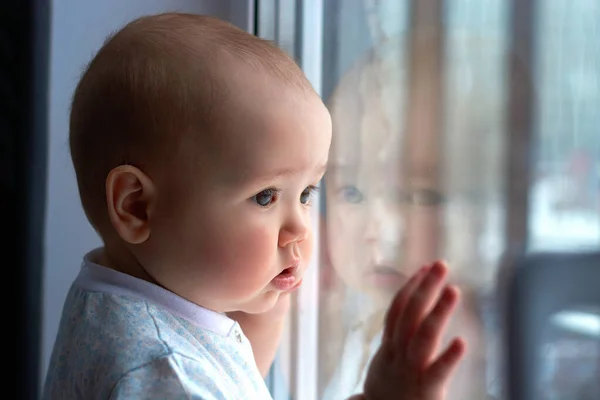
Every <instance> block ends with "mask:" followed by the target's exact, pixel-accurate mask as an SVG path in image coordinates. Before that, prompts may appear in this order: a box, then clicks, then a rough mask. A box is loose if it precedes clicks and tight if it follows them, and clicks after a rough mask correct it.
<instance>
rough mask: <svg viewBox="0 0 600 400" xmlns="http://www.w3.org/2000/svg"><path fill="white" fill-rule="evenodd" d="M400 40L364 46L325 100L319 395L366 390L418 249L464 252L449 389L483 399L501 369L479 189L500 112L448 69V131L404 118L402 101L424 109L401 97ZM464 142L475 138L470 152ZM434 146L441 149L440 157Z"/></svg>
mask: <svg viewBox="0 0 600 400" xmlns="http://www.w3.org/2000/svg"><path fill="white" fill-rule="evenodd" d="M469 39H470V41H467V40H464V41H463V42H462V43H463V44H466V45H469V48H473V47H475V48H476V46H475V45H473V43H475V44H477V40H475V39H478V40H481V38H480V37H476V38H474V39H473V38H470V37H469ZM404 43H405V37H403V36H397V37H393V38H390V39H389V40H388V41H386V42H383V43H380V44H378V45H377V46H375V47H374V48H373V49H372V50H370V51H369V52H367V53H366V54H365V55H364V56H362V57H360V58H359V59H358V60H357V61H356V63H355V64H353V65H352V66H351V68H349V69H348V71H347V72H346V73H345V74H343V75H342V77H341V79H340V81H339V82H338V84H337V86H336V88H335V90H334V92H333V94H332V95H331V97H330V98H329V102H328V106H329V110H330V113H331V116H332V120H333V141H332V145H331V149H330V157H329V166H328V170H327V173H326V175H325V179H324V181H325V192H326V210H325V218H323V221H322V222H323V228H324V229H323V230H322V231H323V232H324V233H325V234H324V235H321V237H325V240H324V242H325V243H324V245H323V248H324V249H325V250H326V251H321V252H320V255H321V256H322V257H323V260H322V264H321V265H322V266H323V268H322V269H321V272H322V275H323V278H324V279H323V281H324V284H323V285H321V293H320V295H319V301H320V314H321V315H320V321H319V328H320V348H322V349H323V351H322V352H320V354H319V357H320V360H319V366H320V374H319V379H320V391H321V393H322V397H321V398H322V399H323V400H336V399H339V398H341V394H351V393H356V392H358V391H360V390H361V389H362V386H363V384H364V379H365V376H366V373H367V367H368V365H369V361H370V359H371V357H372V356H373V354H374V353H375V352H376V351H377V349H378V347H379V344H380V339H381V333H382V327H383V323H384V315H385V311H386V309H387V307H388V304H389V302H390V300H391V299H392V298H393V297H394V295H395V293H396V291H397V290H398V288H399V287H401V286H402V285H403V283H404V282H405V281H406V280H407V279H408V278H409V277H410V276H411V275H412V274H413V273H414V271H415V270H416V269H417V268H418V267H419V266H420V264H421V263H422V262H423V260H429V259H433V258H438V257H448V258H450V259H452V260H454V261H457V260H458V261H459V262H458V264H457V265H454V266H453V267H454V269H453V271H452V281H453V282H454V283H456V284H458V285H460V288H461V291H462V301H461V305H460V307H458V308H457V309H456V310H455V311H454V313H453V318H452V321H451V323H450V324H449V326H448V327H447V330H446V331H447V332H448V333H450V334H451V335H449V336H450V337H451V336H455V335H457V334H458V335H459V336H461V337H463V338H464V339H466V340H467V341H468V343H469V349H470V350H469V354H468V356H466V357H465V358H464V359H463V361H462V362H461V365H460V368H458V369H457V370H456V371H455V373H454V378H453V379H452V385H449V386H448V388H447V389H448V396H449V397H450V398H453V399H454V398H456V399H472V400H481V399H487V398H488V396H489V394H488V392H490V391H491V390H492V388H488V380H489V381H492V380H495V379H496V376H495V374H494V372H495V371H493V370H492V369H491V368H490V365H491V363H490V362H489V359H492V360H494V358H493V357H489V356H488V354H489V353H490V351H492V350H493V347H492V345H493V339H494V338H493V336H492V335H490V332H485V331H484V328H485V327H486V326H485V325H484V320H483V318H482V317H483V315H482V314H483V312H482V309H481V306H482V303H483V301H482V296H481V293H482V292H484V287H485V283H486V278H487V277H488V276H489V275H492V274H490V271H491V270H493V268H494V264H493V262H491V261H489V259H490V258H491V257H489V253H491V252H490V251H489V250H488V248H486V247H485V246H483V245H482V243H483V242H484V240H483V238H482V237H484V236H485V234H486V232H487V231H488V229H489V223H488V222H487V220H486V218H484V217H485V216H486V214H485V213H486V212H488V210H489V209H490V208H491V206H490V203H492V202H490V201H488V200H487V198H488V197H485V196H484V195H485V194H486V193H488V192H490V191H491V190H489V189H487V188H488V187H491V188H494V186H495V185H496V186H495V187H499V186H500V185H499V180H498V179H494V178H495V176H498V175H499V174H498V175H495V174H494V169H493V168H494V160H495V159H496V158H497V155H496V154H495V153H492V152H491V151H488V149H489V148H490V147H492V148H493V147H494V146H491V144H495V143H493V142H491V141H492V140H495V139H496V138H499V137H501V135H500V133H499V132H491V133H488V131H489V130H490V128H489V127H487V126H486V124H489V125H490V126H491V127H492V128H493V127H496V126H499V125H500V124H499V123H494V122H496V119H497V118H498V117H496V116H501V115H502V113H501V112H500V110H499V109H498V110H495V109H494V108H493V106H494V105H495V103H494V102H492V100H484V99H481V98H480V96H476V94H478V93H473V92H475V91H469V90H464V89H462V88H461V87H460V86H459V85H457V84H456V83H454V82H455V81H456V79H454V80H452V81H451V83H453V84H454V85H456V86H458V88H460V89H461V90H458V88H457V89H455V90H454V92H453V93H452V95H453V96H452V104H451V105H450V104H448V105H446V108H447V109H448V110H449V112H448V115H449V117H448V118H447V119H446V121H447V122H446V123H447V124H448V127H447V128H446V129H445V130H444V132H443V136H442V137H438V136H437V135H432V134H427V132H426V131H423V130H419V129H408V128H407V126H406V125H407V121H406V120H407V113H408V112H409V111H406V112H403V110H413V112H415V111H414V110H417V111H419V110H418V108H417V107H415V106H414V105H413V104H410V107H409V105H408V104H407V103H410V98H409V96H408V89H409V88H408V86H409V85H408V81H409V77H408V71H407V65H408V61H409V59H408V56H407V53H408V49H407V46H406V45H405V44H404ZM479 76H480V75H476V77H479ZM476 81H477V82H482V81H483V79H477V80H476ZM486 85H487V84H486V83H478V84H477V86H478V90H481V89H484V90H481V91H482V92H483V93H486V94H487V93H491V92H492V91H491V90H489V86H486ZM492 93H493V92H492ZM488 97H492V96H488ZM465 105H466V106H468V107H465ZM486 128H487V130H486ZM415 144H417V145H419V147H420V148H423V147H427V148H430V149H432V150H431V151H427V152H425V154H426V157H423V156H418V155H419V152H417V151H414V150H412V151H411V149H414V148H415V147H416V146H415ZM410 146H413V147H410ZM468 146H474V147H473V148H475V146H477V147H476V148H477V149H478V151H477V155H474V154H473V153H474V151H470V147H468ZM436 147H441V148H442V149H443V154H439V155H437V156H436V153H435V151H434V150H435V148H436ZM497 147H499V146H497ZM411 153H412V154H411ZM498 153H499V152H498ZM414 154H416V155H414ZM465 154H469V157H465V156H464V155H465ZM481 156H484V157H486V163H485V165H483V164H484V163H483V162H482V160H481V159H479V160H478V157H481ZM438 168H439V170H438ZM438 171H439V172H438ZM440 177H441V179H440ZM486 185H487V187H486ZM472 194H478V195H479V196H478V197H476V199H478V201H472V200H471V198H472V197H473V196H471V197H469V196H467V195H472ZM480 199H482V200H480ZM484 256H486V257H487V258H486V257H484ZM332 272H334V273H335V274H332ZM338 278H339V279H338ZM450 337H444V338H443V339H442V340H443V341H444V340H446V339H450ZM490 377H491V378H490ZM490 386H491V385H490Z"/></svg>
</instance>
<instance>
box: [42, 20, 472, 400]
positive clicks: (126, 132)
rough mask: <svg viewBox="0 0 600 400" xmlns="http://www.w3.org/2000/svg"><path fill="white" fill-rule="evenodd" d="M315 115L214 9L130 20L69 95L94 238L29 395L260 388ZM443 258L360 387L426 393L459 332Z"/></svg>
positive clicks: (296, 251)
mask: <svg viewBox="0 0 600 400" xmlns="http://www.w3.org/2000/svg"><path fill="white" fill-rule="evenodd" d="M331 130H332V128H331V119H330V116H329V113H328V111H327V109H326V108H325V106H324V105H323V103H322V101H321V100H320V98H319V96H318V95H317V94H316V93H315V91H314V90H313V88H312V87H311V85H310V83H309V82H308V81H307V79H306V77H305V76H304V74H303V73H302V71H301V70H300V68H299V67H298V66H297V65H296V64H295V63H294V61H293V60H292V59H291V58H290V57H288V56H287V55H285V54H284V53H283V52H282V51H281V50H279V49H278V48H277V47H275V46H273V45H272V44H270V43H268V42H266V41H263V40H261V39H259V38H257V37H255V36H252V35H250V34H248V33H246V32H244V31H242V30H240V29H237V28H235V27H234V26H232V25H230V24H228V23H225V22H222V21H219V20H217V19H214V18H211V17H206V16H200V15H185V14H163V15H156V16H148V17H143V18H140V19H138V20H135V21H133V22H131V23H129V24H128V25H127V26H125V27H124V28H123V29H122V30H120V31H119V32H117V33H115V34H114V35H113V36H112V37H111V38H109V40H108V41H107V42H106V43H105V45H104V46H103V47H102V48H101V49H100V51H99V52H98V54H97V55H96V56H95V57H94V59H93V60H92V61H91V63H90V64H89V66H88V67H87V69H86V71H85V73H84V74H83V76H82V78H81V81H80V82H79V85H78V86H77V89H76V91H75V95H74V98H73V104H72V110H71V120H70V146H71V153H72V158H73V163H74V167H75V171H76V175H77V181H78V185H79V191H80V196H81V201H82V204H83V208H84V210H85V212H86V215H87V217H88V219H89V221H90V223H91V224H92V225H93V226H94V228H95V229H96V230H97V232H98V233H99V234H100V236H101V238H102V240H103V244H104V245H103V247H102V248H100V249H96V250H94V251H91V252H90V253H89V254H87V255H86V256H85V257H84V259H83V264H82V268H81V271H80V273H79V275H78V276H77V278H76V280H75V282H74V283H73V285H72V287H71V290H70V292H69V294H68V296H67V298H66V301H65V305H64V310H63V315H62V319H61V323H60V327H59V332H58V336H57V339H56V343H55V346H54V349H53V354H52V358H51V362H50V366H49V370H48V375H47V377H46V383H45V387H44V394H43V397H44V398H45V399H75V398H82V399H108V398H110V399H138V398H140V399H141V398H143V399H165V398H169V399H174V398H188V399H189V398H193V399H204V400H209V399H210V400H212V399H252V400H253V399H268V398H270V394H269V392H268V390H267V387H266V385H265V382H264V380H263V377H264V376H265V375H266V373H267V371H268V370H269V368H270V366H271V363H272V361H273V358H274V355H275V352H276V350H277V347H278V344H279V340H280V336H281V332H282V327H283V321H284V317H285V314H286V312H287V311H288V309H289V306H290V294H291V293H292V292H293V291H294V290H295V289H297V288H298V287H299V286H300V285H301V284H302V276H303V274H304V272H305V269H306V266H307V265H308V262H309V260H310V257H311V250H312V232H311V225H310V215H309V214H310V207H311V198H312V194H313V193H314V192H315V190H316V187H317V185H318V183H319V181H320V180H321V178H322V176H323V174H324V172H325V166H326V165H327V162H328V154H329V147H330V142H331ZM445 274H446V266H445V265H444V264H442V263H439V262H437V263H434V264H433V265H430V266H425V267H423V268H421V269H420V270H419V271H418V272H417V273H415V274H414V275H413V276H412V278H411V279H410V280H409V281H408V282H407V283H406V284H405V285H404V286H403V288H402V289H401V290H400V291H398V293H397V295H396V296H395V298H394V300H393V302H392V305H391V306H390V308H389V310H388V313H387V315H386V322H385V329H384V333H383V338H382V344H381V346H380V347H379V351H378V352H377V354H376V355H375V357H374V359H373V361H372V362H371V364H370V369H369V372H368V374H367V378H366V381H365V385H364V392H363V394H361V395H359V397H358V398H362V399H367V400H379V399H382V400H385V399H396V400H398V399H407V400H409V399H415V400H416V399H420V400H423V399H426V400H429V399H430V400H438V399H443V398H444V396H445V395H444V392H445V387H446V385H447V383H448V381H449V379H450V378H451V375H452V372H453V370H454V369H455V367H456V366H457V364H458V363H459V362H460V360H461V358H462V357H463V354H464V351H465V346H464V342H463V341H462V339H456V340H454V341H453V342H452V343H451V344H450V345H449V346H448V347H447V348H446V349H445V350H444V351H442V352H441V353H440V352H438V349H437V348H438V343H439V340H440V337H441V335H442V331H443V328H444V326H445V324H446V322H447V320H448V318H449V317H450V315H451V313H452V311H453V309H454V307H455V305H456V303H457V301H458V291H457V289H456V288H454V287H451V286H445V285H444V278H445Z"/></svg>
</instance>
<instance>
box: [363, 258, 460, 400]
mask: <svg viewBox="0 0 600 400" xmlns="http://www.w3.org/2000/svg"><path fill="white" fill-rule="evenodd" d="M445 275H446V267H445V265H443V264H441V263H435V264H434V265H433V266H432V267H431V268H427V267H425V268H422V269H421V270H420V271H419V272H418V273H416V274H415V275H413V277H412V278H411V279H410V280H409V281H408V282H407V284H406V285H405V286H404V287H403V288H402V290H400V291H399V292H398V295H397V296H396V297H395V299H394V301H393V302H392V305H391V306H390V309H389V311H388V314H387V318H386V322H385V329H384V333H383V338H382V344H381V347H380V348H379V351H378V352H377V354H376V355H375V357H374V358H373V361H372V362H371V366H370V368H369V372H368V374H367V379H366V382H365V399H366V400H385V399H396V400H417V399H418V400H441V399H444V398H445V393H446V386H447V383H448V380H449V378H450V376H451V375H452V372H453V371H454V369H455V367H456V366H457V364H458V362H459V361H460V360H461V358H462V356H463V354H464V350H465V348H464V343H463V342H462V340H460V339H455V340H454V341H453V342H452V343H451V344H450V345H449V346H448V347H447V348H446V350H445V351H444V352H443V353H442V354H441V355H439V356H437V355H436V353H437V348H438V345H439V343H440V340H441V335H442V332H443V329H444V327H445V326H446V324H447V322H448V319H449V317H450V315H451V313H452V311H453V310H454V307H455V306H456V304H457V301H458V290H457V289H456V288H454V287H451V286H450V287H445V288H444V289H443V290H441V295H440V296H439V297H438V294H439V292H440V287H441V286H442V282H443V280H444V277H445ZM436 299H437V301H436Z"/></svg>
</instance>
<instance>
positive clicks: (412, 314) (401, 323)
mask: <svg viewBox="0 0 600 400" xmlns="http://www.w3.org/2000/svg"><path fill="white" fill-rule="evenodd" d="M446 273H447V268H446V266H445V265H444V264H442V263H439V262H438V263H435V264H433V266H432V267H431V269H430V270H429V271H428V273H427V275H426V276H425V277H424V279H423V281H422V282H421V284H420V285H419V287H418V288H417V289H415V291H414V293H412V296H411V298H410V300H409V302H408V304H407V305H406V308H405V310H404V313H403V315H402V318H398V321H396V325H397V326H396V328H395V329H394V339H393V340H394V343H398V344H399V345H400V347H404V346H407V345H408V343H409V342H410V340H411V339H412V337H413V335H414V334H415V332H416V330H417V328H418V327H419V325H420V324H421V321H422V320H423V318H424V317H425V314H426V313H427V310H428V309H429V307H430V306H431V303H433V302H434V300H435V297H437V293H438V291H439V287H440V284H441V283H442V281H443V280H444V277H445V276H446Z"/></svg>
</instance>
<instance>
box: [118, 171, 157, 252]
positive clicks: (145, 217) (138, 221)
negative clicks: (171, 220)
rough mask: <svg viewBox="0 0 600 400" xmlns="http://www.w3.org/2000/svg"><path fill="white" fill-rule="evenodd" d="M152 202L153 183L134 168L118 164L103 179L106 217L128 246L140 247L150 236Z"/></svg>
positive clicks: (153, 194)
mask: <svg viewBox="0 0 600 400" xmlns="http://www.w3.org/2000/svg"><path fill="white" fill-rule="evenodd" d="M155 199H156V190H155V186H154V183H153V182H152V180H151V179H150V178H149V177H148V176H147V175H146V174H144V173H143V172H142V171H141V170H139V169H138V168H136V167H134V166H131V165H121V166H119V167H117V168H114V169H113V170H112V171H110V173H109V174H108V177H107V178H106V203H107V207H108V210H107V211H108V216H109V218H110V222H111V223H112V225H113V227H114V228H115V230H116V231H117V233H118V235H119V236H120V237H121V239H123V240H124V241H126V242H127V243H130V244H140V243H143V242H145V241H146V240H147V239H148V238H149V237H150V223H149V216H150V213H151V210H152V208H153V206H154V203H155V201H156V200H155Z"/></svg>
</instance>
